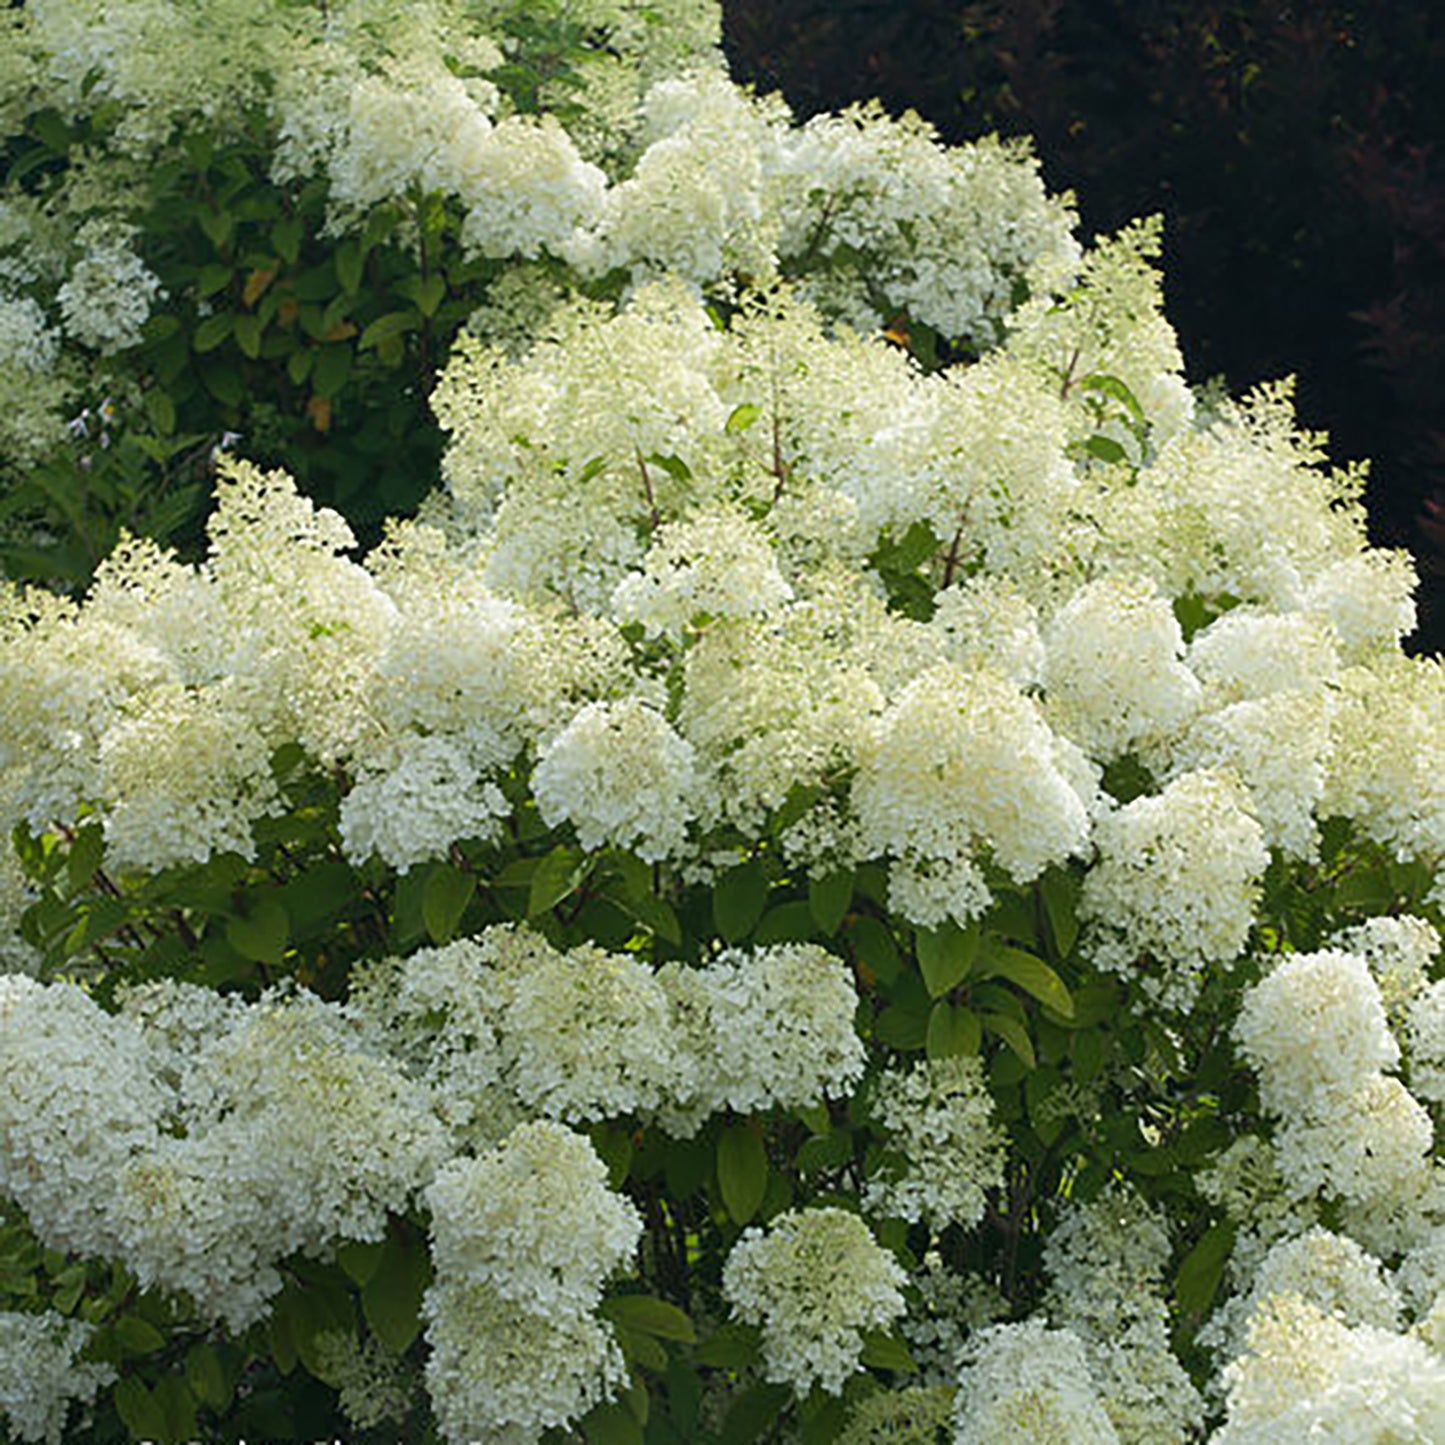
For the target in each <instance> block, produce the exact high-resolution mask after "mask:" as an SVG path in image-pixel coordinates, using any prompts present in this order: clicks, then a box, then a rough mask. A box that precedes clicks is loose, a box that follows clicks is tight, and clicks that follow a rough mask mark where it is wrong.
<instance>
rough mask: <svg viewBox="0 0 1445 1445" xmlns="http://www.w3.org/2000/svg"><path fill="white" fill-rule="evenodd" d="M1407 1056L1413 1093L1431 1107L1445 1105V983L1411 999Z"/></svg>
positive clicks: (1443, 980) (1406, 1045)
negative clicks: (1426, 1101) (1431, 1105)
mask: <svg viewBox="0 0 1445 1445" xmlns="http://www.w3.org/2000/svg"><path fill="white" fill-rule="evenodd" d="M1405 1055H1406V1059H1407V1061H1408V1063H1407V1067H1408V1069H1409V1077H1410V1090H1411V1092H1412V1093H1414V1094H1418V1095H1419V1097H1420V1098H1422V1099H1426V1100H1428V1101H1429V1102H1430V1103H1432V1104H1445V979H1441V980H1439V981H1438V982H1436V983H1432V984H1431V985H1430V986H1429V987H1428V988H1425V989H1423V990H1422V991H1421V992H1420V993H1418V994H1416V995H1415V997H1414V998H1413V999H1411V1001H1410V1005H1409V1011H1408V1013H1407V1014H1406V1018H1405Z"/></svg>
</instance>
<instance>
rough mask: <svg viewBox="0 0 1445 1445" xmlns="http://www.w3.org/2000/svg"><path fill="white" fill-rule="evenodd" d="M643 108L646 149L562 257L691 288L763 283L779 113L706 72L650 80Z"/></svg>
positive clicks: (772, 264)
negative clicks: (664, 276)
mask: <svg viewBox="0 0 1445 1445" xmlns="http://www.w3.org/2000/svg"><path fill="white" fill-rule="evenodd" d="M644 104H645V113H646V140H647V145H646V148H645V149H644V150H643V152H642V154H641V155H640V156H638V158H637V162H636V164H635V165H634V167H633V169H632V173H631V175H629V176H628V177H627V178H626V179H625V180H624V181H623V182H622V183H621V184H620V185H618V186H616V187H614V188H613V189H612V191H611V192H609V194H608V196H607V200H606V204H605V207H604V208H603V211H602V215H601V218H600V221H599V224H598V229H597V232H596V233H595V234H593V235H588V236H583V237H578V238H577V241H576V243H575V244H574V247H573V249H572V250H571V251H570V252H569V255H570V256H571V257H572V258H575V259H576V261H577V262H578V264H580V265H581V266H582V268H583V270H584V271H591V272H594V273H605V272H606V271H608V270H610V269H612V268H613V267H624V268H627V269H629V270H631V271H632V272H633V273H634V275H635V276H636V275H646V274H648V273H649V272H652V273H657V272H671V273H673V274H675V275H679V276H684V277H686V278H687V279H688V280H690V281H692V282H694V283H696V284H700V285H705V284H707V283H709V282H715V281H717V280H718V279H719V278H720V277H722V276H723V275H724V274H725V272H728V271H739V270H741V271H744V272H747V273H748V274H750V275H752V276H754V277H757V278H762V277H766V276H767V275H769V274H770V273H771V272H773V271H774V270H775V268H776V264H777V262H776V257H775V255H774V249H775V246H776V243H777V233H778V229H779V222H778V218H777V216H776V213H775V212H774V213H771V214H770V213H769V212H768V211H767V210H765V207H764V197H763V186H764V178H765V175H766V173H767V170H768V169H770V168H771V167H770V162H771V161H772V160H773V153H774V152H776V151H777V149H778V147H779V146H780V145H781V144H782V141H783V135H782V130H783V127H784V126H785V124H786V122H787V119H788V114H787V110H786V107H784V106H783V105H782V103H781V101H779V100H777V99H776V98H772V99H769V100H767V101H760V100H757V99H755V98H754V97H753V96H751V95H749V94H748V93H747V92H745V91H743V90H742V89H741V88H739V87H738V86H736V85H734V84H733V82H732V81H730V80H729V79H728V78H727V77H726V76H725V75H721V74H718V73H717V72H715V71H710V70H699V71H694V72H693V73H692V74H690V75H686V76H682V77H679V78H676V79H669V80H664V81H660V82H659V83H658V84H657V85H655V86H654V87H653V88H652V90H651V91H649V93H648V95H647V98H646V101H645V103H644Z"/></svg>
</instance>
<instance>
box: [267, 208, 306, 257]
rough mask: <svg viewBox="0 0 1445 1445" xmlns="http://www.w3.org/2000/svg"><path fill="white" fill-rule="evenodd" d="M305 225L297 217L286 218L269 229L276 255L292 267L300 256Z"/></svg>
mask: <svg viewBox="0 0 1445 1445" xmlns="http://www.w3.org/2000/svg"><path fill="white" fill-rule="evenodd" d="M305 230H306V227H305V223H304V222H303V221H302V220H301V218H300V217H299V216H288V217H287V218H286V219H285V220H282V221H277V222H276V224H275V225H274V226H272V227H271V244H272V245H273V246H274V247H275V248H276V254H277V255H278V256H279V257H280V258H281V259H282V260H283V261H284V262H285V263H286V264H287V265H288V266H294V265H295V264H296V258H297V257H298V256H299V255H300V254H301V237H302V236H303V235H304V234H305Z"/></svg>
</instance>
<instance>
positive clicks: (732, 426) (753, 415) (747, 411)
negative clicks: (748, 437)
mask: <svg viewBox="0 0 1445 1445" xmlns="http://www.w3.org/2000/svg"><path fill="white" fill-rule="evenodd" d="M762 414H763V409H762V407H760V406H758V405H756V404H755V403H754V402H751V401H745V402H743V403H742V405H741V406H735V407H734V408H733V409H732V413H731V415H730V416H729V417H728V419H727V421H726V422H725V423H724V424H723V430H724V431H725V432H730V433H736V432H745V431H747V429H748V428H749V427H750V426H752V424H753V423H754V422H755V421H757V419H758V418H759V417H760V416H761V415H762Z"/></svg>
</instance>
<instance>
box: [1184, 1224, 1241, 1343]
mask: <svg viewBox="0 0 1445 1445" xmlns="http://www.w3.org/2000/svg"><path fill="white" fill-rule="evenodd" d="M1233 1248H1234V1225H1233V1224H1232V1223H1231V1222H1230V1221H1229V1220H1227V1219H1221V1220H1219V1221H1218V1222H1217V1223H1215V1224H1211V1225H1210V1226H1209V1228H1208V1229H1206V1230H1205V1231H1204V1233H1203V1235H1202V1236H1201V1237H1200V1239H1199V1242H1198V1243H1197V1244H1196V1245H1195V1246H1194V1248H1193V1249H1191V1250H1190V1251H1189V1253H1188V1254H1186V1255H1185V1256H1184V1258H1183V1260H1181V1261H1180V1264H1179V1273H1178V1275H1177V1276H1176V1278H1175V1281H1174V1298H1175V1300H1176V1301H1177V1303H1178V1305H1179V1313H1180V1314H1181V1315H1183V1316H1185V1318H1193V1319H1196V1320H1197V1319H1202V1318H1203V1316H1204V1314H1205V1312H1206V1311H1207V1310H1208V1309H1209V1306H1210V1305H1211V1304H1212V1303H1213V1301H1214V1296H1215V1293H1216V1291H1217V1290H1218V1289H1219V1281H1220V1280H1221V1279H1222V1278H1223V1277H1224V1266H1225V1264H1226V1262H1227V1261H1228V1259H1229V1255H1230V1252H1231V1251H1232V1250H1233Z"/></svg>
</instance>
